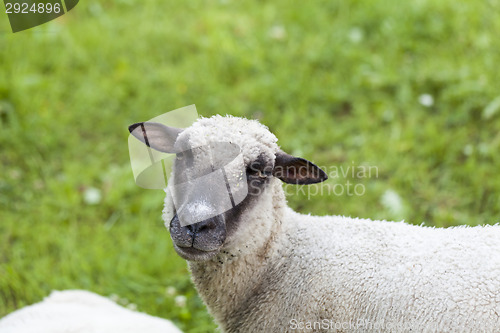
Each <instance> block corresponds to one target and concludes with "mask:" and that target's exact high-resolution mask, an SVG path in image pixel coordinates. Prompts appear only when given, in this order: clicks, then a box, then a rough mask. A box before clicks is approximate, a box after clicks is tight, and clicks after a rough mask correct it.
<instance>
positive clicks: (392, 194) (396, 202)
mask: <svg viewBox="0 0 500 333" xmlns="http://www.w3.org/2000/svg"><path fill="white" fill-rule="evenodd" d="M380 202H381V204H382V206H384V207H385V208H386V209H387V210H388V211H389V212H390V213H391V214H393V215H394V216H397V217H398V218H399V217H403V215H404V210H405V208H404V205H403V200H402V199H401V197H400V196H399V194H397V193H396V191H394V190H387V191H385V192H384V194H383V195H382V198H381V199H380Z"/></svg>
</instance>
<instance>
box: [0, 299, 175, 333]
mask: <svg viewBox="0 0 500 333" xmlns="http://www.w3.org/2000/svg"><path fill="white" fill-rule="evenodd" d="M0 332H1V333H143V332H147V333H182V332H181V331H180V330H179V329H178V328H177V327H175V326H174V324H172V323H171V322H170V321H168V320H166V319H162V318H157V317H152V316H149V315H147V314H145V313H141V312H136V311H132V310H128V309H125V308H123V307H121V306H119V305H117V304H116V303H114V302H113V301H111V300H110V299H107V298H105V297H102V296H99V295H97V294H94V293H91V292H89V291H84V290H65V291H53V292H52V293H51V294H50V295H49V296H48V297H46V298H45V299H44V300H43V301H42V302H40V303H36V304H33V305H30V306H27V307H24V308H22V309H20V310H17V311H15V312H13V313H11V314H9V315H7V316H6V317H4V318H2V319H1V320H0Z"/></svg>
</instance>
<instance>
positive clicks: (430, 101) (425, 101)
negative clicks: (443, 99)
mask: <svg viewBox="0 0 500 333" xmlns="http://www.w3.org/2000/svg"><path fill="white" fill-rule="evenodd" d="M418 102H419V103H420V104H422V105H423V106H425V107H431V106H433V105H434V97H432V95H430V94H422V95H420V96H418Z"/></svg>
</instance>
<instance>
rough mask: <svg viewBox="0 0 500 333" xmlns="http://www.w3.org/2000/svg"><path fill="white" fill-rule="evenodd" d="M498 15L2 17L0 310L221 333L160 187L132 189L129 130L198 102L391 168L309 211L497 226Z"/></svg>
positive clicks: (120, 4) (148, 9) (435, 5)
mask: <svg viewBox="0 0 500 333" xmlns="http://www.w3.org/2000/svg"><path fill="white" fill-rule="evenodd" d="M499 13H500V1H498V0H488V1H484V0H482V1H462V2H460V1H452V0H440V1H424V0H420V1H417V0H415V1H406V2H401V1H395V0H393V1H372V0H366V1H310V2H293V3H292V2H288V1H274V2H272V3H270V2H265V1H259V2H245V3H242V2H237V1H229V0H225V1H203V2H201V1H193V2H173V1H159V0H156V1H141V2H139V1H131V0H115V1H101V2H96V1H90V0H89V1H81V2H80V4H79V5H78V6H77V7H76V8H75V9H73V10H72V11H71V12H70V13H69V14H67V15H64V16H62V17H61V18H59V19H57V20H55V21H52V22H50V23H48V24H45V25H42V26H39V27H36V28H34V29H31V30H28V31H24V32H20V33H16V34H12V33H11V32H10V27H9V25H8V20H7V15H6V14H5V13H3V12H2V13H1V14H0V125H1V128H0V162H1V165H0V316H4V315H6V314H7V313H9V312H11V311H13V310H15V309H16V308H19V307H22V306H25V305H27V304H31V303H33V302H37V301H40V300H41V299H42V298H43V297H44V296H46V295H47V294H48V293H49V292H50V291H51V290H53V289H68V288H82V289H88V290H91V291H94V292H97V293H100V294H102V295H106V296H109V295H115V296H113V297H114V298H115V299H117V300H118V302H119V303H120V304H125V305H128V306H129V307H131V308H137V309H138V310H139V311H144V312H147V313H150V314H152V315H156V316H161V317H165V318H169V319H171V320H173V321H174V322H175V323H176V324H177V325H178V326H179V327H181V328H182V329H183V330H185V331H186V332H212V331H214V329H215V325H214V324H213V323H212V320H211V319H210V317H209V315H208V314H207V312H206V309H205V307H204V305H203V304H202V302H201V301H200V299H199V298H198V296H196V292H195V290H194V288H193V286H192V284H191V282H190V280H189V275H188V271H187V269H186V264H185V262H184V261H183V260H181V259H180V258H179V257H177V256H176V255H175V253H174V251H173V249H172V245H171V241H170V238H169V235H168V232H167V231H166V229H165V228H164V226H163V223H162V221H161V217H160V215H161V209H162V200H163V196H164V193H163V191H153V190H143V189H141V188H139V187H137V186H136V185H135V184H134V181H133V177H132V173H131V170H130V166H129V157H128V148H127V136H128V132H127V126H128V125H129V124H131V123H134V122H138V121H144V120H147V119H150V118H152V117H154V116H157V115H159V114H162V113H164V112H167V111H170V110H173V109H176V108H179V107H182V106H185V105H189V104H196V106H197V108H198V112H199V113H200V114H201V115H203V116H210V115H213V114H232V115H235V116H244V117H248V118H256V119H260V120H261V121H262V122H263V123H264V124H266V125H268V126H269V127H270V129H271V130H272V131H273V132H274V133H275V134H276V135H277V136H278V138H279V140H280V141H279V143H280V144H281V146H282V148H283V149H284V150H286V151H288V152H290V153H292V154H296V155H300V156H302V157H305V158H307V159H310V160H312V161H314V162H315V163H317V164H319V165H324V166H329V167H332V166H336V167H338V168H341V167H342V168H344V170H345V169H346V168H348V167H349V166H360V165H367V166H375V167H376V168H377V170H378V177H374V175H373V174H372V177H371V178H356V177H352V175H351V176H347V177H343V176H342V175H341V176H340V177H332V178H331V179H330V180H328V182H327V185H329V186H332V185H335V184H345V183H346V181H350V182H351V184H361V185H360V186H362V188H363V189H364V190H365V191H364V194H363V195H362V196H356V195H347V193H346V192H344V193H343V194H342V195H332V194H330V195H328V194H325V193H324V194H323V195H316V196H313V197H310V198H309V199H308V198H307V195H303V194H298V195H291V196H289V201H290V205H291V206H292V207H294V208H295V209H297V210H299V211H301V212H304V213H309V212H311V213H313V214H341V215H349V216H359V217H365V218H372V219H388V220H389V219H391V220H401V219H405V220H406V221H409V222H411V223H415V224H422V223H424V222H425V225H429V226H438V227H447V226H453V225H463V224H469V225H477V224H484V223H490V224H493V223H497V222H499V221H500V217H499V216H500V177H499V176H498V170H500V156H499V154H498V151H499V148H500V89H499V88H500V71H499V70H498V66H499V64H500V52H499V50H500V38H498V36H500V14H499ZM358 190H360V187H358ZM289 191H291V190H289ZM337 193H338V192H337Z"/></svg>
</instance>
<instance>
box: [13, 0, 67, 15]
mask: <svg viewBox="0 0 500 333" xmlns="http://www.w3.org/2000/svg"><path fill="white" fill-rule="evenodd" d="M61 10H62V8H61V4H60V3H55V4H51V3H42V2H39V3H33V4H31V6H30V4H29V3H26V2H15V3H11V2H6V3H5V13H7V14H19V13H20V14H30V13H33V14H34V13H38V14H42V13H47V14H50V13H56V14H57V13H60V12H61Z"/></svg>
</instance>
